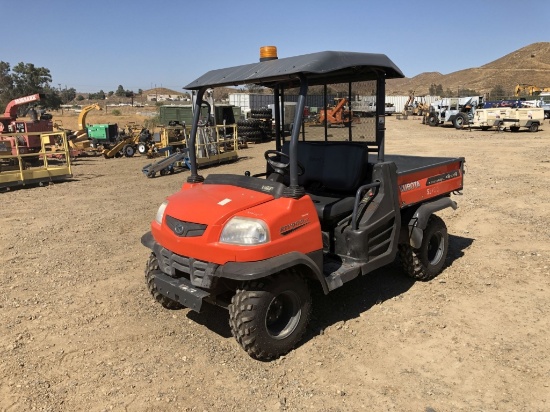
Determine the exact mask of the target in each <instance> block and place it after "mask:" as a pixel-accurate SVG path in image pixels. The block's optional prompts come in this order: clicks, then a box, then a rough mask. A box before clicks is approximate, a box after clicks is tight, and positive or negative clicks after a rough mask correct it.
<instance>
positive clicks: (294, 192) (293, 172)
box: [283, 74, 307, 199]
mask: <svg viewBox="0 0 550 412" xmlns="http://www.w3.org/2000/svg"><path fill="white" fill-rule="evenodd" d="M306 95H307V78H306V77H305V76H304V75H303V74H300V95H299V96H298V101H297V102H296V113H295V115H294V123H293V124H294V127H293V128H292V134H291V137H290V145H289V156H290V186H289V187H287V188H286V189H285V191H284V192H283V196H285V197H292V198H294V199H299V198H300V197H302V196H303V195H304V194H305V191H304V188H303V187H300V186H299V185H298V139H299V137H300V125H301V124H302V118H303V117H304V107H305V106H306Z"/></svg>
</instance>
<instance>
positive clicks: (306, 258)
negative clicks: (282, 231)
mask: <svg viewBox="0 0 550 412" xmlns="http://www.w3.org/2000/svg"><path fill="white" fill-rule="evenodd" d="M141 244H142V245H143V246H145V247H146V248H148V249H151V250H152V251H153V252H154V253H155V254H157V255H160V253H159V250H160V249H161V246H160V245H159V244H158V243H157V242H156V241H155V238H154V237H153V235H152V233H151V232H150V231H149V232H146V233H145V234H144V235H143V236H142V237H141ZM162 263H163V262H162V261H161V262H159V264H160V265H161V266H163V265H162ZM296 266H305V267H307V268H308V269H309V271H310V272H311V274H312V275H313V277H315V278H316V279H317V280H318V281H319V283H321V286H322V287H323V292H324V293H325V295H326V294H327V293H328V292H329V287H328V284H327V280H326V278H325V276H324V275H323V251H322V250H318V251H315V252H312V253H308V254H307V255H306V254H303V253H300V252H290V253H285V254H284V255H280V256H276V257H273V258H270V259H265V260H260V261H256V262H227V263H226V264H225V265H221V266H217V265H215V267H214V266H213V267H212V269H211V272H210V273H209V275H208V278H211V277H219V278H226V279H233V280H238V281H247V280H255V279H261V278H264V277H267V276H270V275H273V274H275V273H277V272H280V271H282V270H285V269H290V268H293V267H296ZM161 269H162V268H161ZM212 272H214V273H212Z"/></svg>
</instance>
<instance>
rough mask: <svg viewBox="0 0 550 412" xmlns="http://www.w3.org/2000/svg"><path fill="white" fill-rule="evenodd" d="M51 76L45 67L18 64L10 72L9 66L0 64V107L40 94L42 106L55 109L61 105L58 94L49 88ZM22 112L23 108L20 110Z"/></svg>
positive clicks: (4, 63) (3, 63)
mask: <svg viewBox="0 0 550 412" xmlns="http://www.w3.org/2000/svg"><path fill="white" fill-rule="evenodd" d="M51 81H52V76H51V74H50V70H49V69H46V68H45V67H36V66H35V65H34V64H32V63H22V62H21V63H18V64H17V65H15V66H14V67H13V68H12V69H11V70H10V64H9V63H6V62H0V105H1V106H2V107H5V106H6V105H7V104H8V103H9V102H10V101H11V100H13V99H15V98H17V97H23V96H29V95H31V94H36V93H42V94H45V95H46V97H45V98H44V99H42V102H41V104H42V106H45V107H46V108H50V109H57V108H59V105H60V104H61V98H60V97H59V92H58V91H57V90H56V89H54V88H52V87H50V83H51ZM21 109H22V110H24V108H23V107H22V108H21Z"/></svg>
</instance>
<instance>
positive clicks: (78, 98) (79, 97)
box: [76, 94, 84, 102]
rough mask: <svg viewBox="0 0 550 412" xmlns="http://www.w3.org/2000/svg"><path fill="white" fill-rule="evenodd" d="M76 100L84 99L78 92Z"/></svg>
mask: <svg viewBox="0 0 550 412" xmlns="http://www.w3.org/2000/svg"><path fill="white" fill-rule="evenodd" d="M76 100H77V101H79V102H81V101H82V100H84V96H82V95H81V94H79V95H78V96H76Z"/></svg>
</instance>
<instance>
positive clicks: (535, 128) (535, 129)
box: [529, 123, 539, 133]
mask: <svg viewBox="0 0 550 412" xmlns="http://www.w3.org/2000/svg"><path fill="white" fill-rule="evenodd" d="M529 131H530V132H533V133H534V132H538V131H539V124H538V123H532V124H531V126H529Z"/></svg>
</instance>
